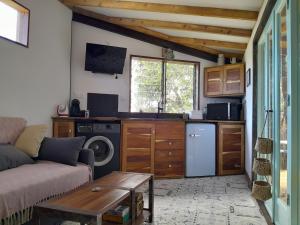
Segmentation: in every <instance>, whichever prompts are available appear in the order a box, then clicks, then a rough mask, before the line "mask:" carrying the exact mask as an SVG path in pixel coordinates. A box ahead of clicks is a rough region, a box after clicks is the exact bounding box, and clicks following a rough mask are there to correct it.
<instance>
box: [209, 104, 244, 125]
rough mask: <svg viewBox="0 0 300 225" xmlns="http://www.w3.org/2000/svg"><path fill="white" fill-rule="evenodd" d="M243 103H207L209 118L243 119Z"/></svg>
mask: <svg viewBox="0 0 300 225" xmlns="http://www.w3.org/2000/svg"><path fill="white" fill-rule="evenodd" d="M241 110H242V104H240V103H229V102H228V103H213V104H207V115H206V118H207V119H208V120H235V121H239V120H241Z"/></svg>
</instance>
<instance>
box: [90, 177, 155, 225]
mask: <svg viewBox="0 0 300 225" xmlns="http://www.w3.org/2000/svg"><path fill="white" fill-rule="evenodd" d="M153 178H154V177H153V174H144V173H131V172H119V171H115V172H112V173H111V174H108V175H106V176H104V177H102V178H100V179H98V180H95V181H94V184H96V185H98V186H101V187H112V188H120V189H123V190H129V191H130V193H131V205H132V207H131V215H132V218H135V210H134V209H135V196H136V189H137V188H139V187H140V186H142V185H143V184H145V183H148V185H149V207H148V208H144V212H143V214H144V215H143V216H144V219H146V220H147V222H149V223H152V222H153V213H154V193H153Z"/></svg>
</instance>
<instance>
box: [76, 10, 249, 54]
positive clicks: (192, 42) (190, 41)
mask: <svg viewBox="0 0 300 225" xmlns="http://www.w3.org/2000/svg"><path fill="white" fill-rule="evenodd" d="M73 11H75V12H77V13H80V14H83V15H86V16H90V17H93V18H96V19H100V20H104V21H106V22H109V23H113V24H117V25H121V26H126V27H131V28H134V27H135V28H136V29H138V27H140V29H142V27H143V26H135V25H132V24H130V23H125V24H120V23H119V20H115V18H114V17H109V16H105V15H102V14H98V13H95V12H91V11H88V10H85V9H82V8H78V7H75V8H74V9H73ZM143 29H144V31H145V30H146V29H145V28H143ZM147 30H148V34H149V32H152V33H153V34H154V36H159V38H165V39H168V40H171V41H174V42H180V43H184V44H185V45H189V46H198V45H199V46H206V47H221V48H228V49H238V50H243V51H244V50H245V49H246V48H247V44H245V43H236V42H228V41H217V40H208V39H198V38H186V37H175V36H171V35H167V34H163V33H161V32H156V31H153V30H150V29H147ZM149 35H151V34H149Z"/></svg>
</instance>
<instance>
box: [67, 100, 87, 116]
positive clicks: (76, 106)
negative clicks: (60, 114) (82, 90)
mask: <svg viewBox="0 0 300 225" xmlns="http://www.w3.org/2000/svg"><path fill="white" fill-rule="evenodd" d="M70 116H71V117H84V116H85V111H84V110H80V101H79V100H78V99H73V100H72V101H71V106H70Z"/></svg>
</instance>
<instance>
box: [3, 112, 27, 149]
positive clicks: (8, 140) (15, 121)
mask: <svg viewBox="0 0 300 225" xmlns="http://www.w3.org/2000/svg"><path fill="white" fill-rule="evenodd" d="M25 126H26V120H25V119H23V118H15V117H0V144H14V143H15V142H16V140H17V138H18V136H19V135H20V134H21V133H22V131H23V130H24V128H25Z"/></svg>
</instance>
